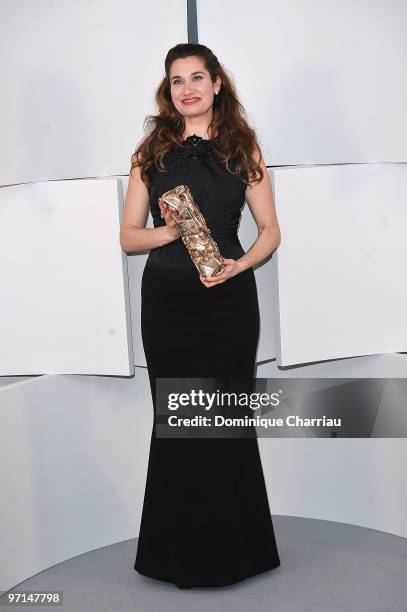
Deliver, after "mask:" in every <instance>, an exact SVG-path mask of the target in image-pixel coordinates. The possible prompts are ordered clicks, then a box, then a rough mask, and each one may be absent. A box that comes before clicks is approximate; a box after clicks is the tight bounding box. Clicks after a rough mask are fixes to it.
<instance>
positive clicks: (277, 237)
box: [237, 152, 281, 272]
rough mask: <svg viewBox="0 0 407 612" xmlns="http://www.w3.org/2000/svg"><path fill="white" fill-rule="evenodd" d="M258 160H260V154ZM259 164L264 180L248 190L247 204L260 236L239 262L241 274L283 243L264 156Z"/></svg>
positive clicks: (257, 155)
mask: <svg viewBox="0 0 407 612" xmlns="http://www.w3.org/2000/svg"><path fill="white" fill-rule="evenodd" d="M256 159H257V160H258V159H259V153H258V152H257V154H256ZM259 163H260V166H261V168H262V170H263V178H262V180H261V181H260V182H259V183H256V184H254V185H252V187H251V188H250V187H249V186H248V187H247V188H246V202H247V204H248V205H249V208H250V210H251V212H252V215H253V217H254V220H255V221H256V225H257V229H258V232H259V235H258V238H257V239H256V241H255V242H254V243H253V244H252V246H251V247H250V249H249V250H248V251H247V252H246V253H245V254H244V255H242V257H240V258H239V259H238V260H237V264H238V266H239V272H243V271H244V270H246V269H247V268H251V267H252V266H255V265H256V264H258V263H259V262H261V261H263V260H264V259H266V258H267V257H268V256H269V255H270V254H271V253H272V252H273V251H274V250H275V249H276V248H277V247H278V246H279V245H280V242H281V233H280V226H279V224H278V220H277V214H276V209H275V205H274V199H273V188H272V186H271V181H270V176H269V173H268V170H267V167H266V165H265V163H264V160H263V156H261V157H260V162H259Z"/></svg>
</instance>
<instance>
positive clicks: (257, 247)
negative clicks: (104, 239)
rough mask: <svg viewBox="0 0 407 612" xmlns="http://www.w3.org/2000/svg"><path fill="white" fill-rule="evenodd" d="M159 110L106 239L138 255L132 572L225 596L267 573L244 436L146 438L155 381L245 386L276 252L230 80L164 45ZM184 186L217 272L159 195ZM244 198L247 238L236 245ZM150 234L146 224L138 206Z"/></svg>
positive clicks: (252, 142)
mask: <svg viewBox="0 0 407 612" xmlns="http://www.w3.org/2000/svg"><path fill="white" fill-rule="evenodd" d="M156 101H157V104H158V108H159V114H158V115H156V116H154V115H152V116H149V119H150V123H151V129H150V132H149V135H148V136H147V137H145V139H144V141H143V142H142V144H141V145H140V146H139V147H138V149H136V151H135V153H134V155H133V156H132V166H131V170H130V176H129V186H128V192H127V196H126V202H125V209H124V215H123V219H122V226H121V233H120V242H121V246H122V248H123V250H124V251H126V252H142V251H148V250H149V251H150V254H149V256H148V259H147V262H146V265H145V268H144V271H143V278H142V286H141V298H142V306H141V328H142V340H143V346H144V351H145V356H146V361H147V367H148V374H149V379H150V386H151V394H152V400H153V407H154V420H153V429H152V435H151V443H150V444H151V446H150V455H149V463H148V471H147V481H146V488H145V496H144V504H143V511H142V517H141V525H140V534H139V542H138V549H137V557H136V560H135V565H134V569H136V570H137V571H138V572H139V573H140V574H142V575H145V576H149V577H152V578H156V579H160V580H165V581H169V582H173V583H174V584H176V585H177V586H178V587H180V588H189V587H192V586H200V587H202V586H209V587H217V586H225V585H229V584H233V583H236V582H239V581H241V580H243V579H245V578H247V577H249V576H253V575H255V574H258V573H261V572H264V571H267V570H270V569H273V568H275V567H277V566H279V565H280V559H279V556H278V552H277V547H276V542H275V537H274V531H273V524H272V519H271V515H270V510H269V505H268V499H267V492H266V487H265V482H264V476H263V470H262V465H261V461H260V456H259V449H258V442H257V437H251V438H250V437H245V438H219V437H218V438H215V437H209V438H208V437H206V438H164V437H156V435H155V433H156V412H155V411H156V388H155V380H156V378H157V377H163V378H182V377H185V378H194V377H195V378H199V377H234V378H246V379H248V378H250V377H252V380H253V376H254V368H255V359H256V349H257V343H258V336H259V308H258V299H257V288H256V281H255V276H254V271H253V266H254V265H256V264H257V263H259V262H261V261H263V260H264V259H266V257H267V256H269V255H270V254H271V253H272V252H273V250H274V249H275V248H276V247H277V246H278V244H279V241H280V230H279V225H278V222H277V218H276V212H275V208H274V203H273V197H272V189H271V184H270V179H269V176H268V173H267V169H266V166H265V164H264V161H263V159H262V156H261V152H260V149H259V147H258V145H257V143H256V138H255V134H254V131H253V130H252V129H251V128H250V127H249V126H248V124H247V122H246V120H245V119H244V117H243V115H242V112H241V111H242V110H243V107H242V106H241V105H240V103H239V102H238V100H237V95H236V91H235V89H234V86H233V84H232V82H231V79H230V78H229V77H228V75H227V74H226V72H225V70H224V69H223V67H222V66H221V65H220V64H219V62H218V60H217V58H216V57H215V55H214V54H213V53H212V52H211V51H210V49H208V48H207V47H205V46H203V45H198V44H180V45H177V46H176V47H174V48H172V49H170V51H169V52H168V54H167V57H166V60H165V76H164V78H163V81H162V83H161V84H160V86H159V88H158V90H157V93H156ZM181 184H183V185H188V187H189V188H190V191H191V193H192V196H193V197H194V200H195V201H196V202H197V204H198V205H199V208H200V210H201V212H202V214H203V216H204V217H205V219H206V222H207V225H208V227H209V229H210V230H211V235H212V237H213V238H214V239H215V241H216V243H217V244H218V246H219V250H220V253H221V255H222V256H223V263H224V264H225V270H224V272H223V273H222V274H220V275H218V276H215V277H209V278H206V277H204V276H203V275H200V274H199V273H198V271H197V269H196V267H195V266H194V264H193V262H192V259H191V257H190V255H189V253H188V251H187V249H186V246H185V245H184V244H183V242H182V239H181V238H180V232H179V230H178V228H177V226H176V222H175V218H174V216H173V215H172V213H171V211H170V210H169V209H168V207H167V206H166V205H165V203H164V202H163V200H162V198H161V196H162V194H163V193H164V192H166V191H168V190H170V189H173V188H174V187H176V186H177V185H181ZM245 200H246V201H247V202H248V204H249V206H250V209H251V211H252V214H253V216H254V218H255V221H256V223H257V226H258V229H259V236H258V238H257V240H256V241H255V243H254V244H253V245H252V247H251V248H250V249H249V250H248V251H247V253H245V251H244V250H243V248H242V246H241V244H240V241H239V239H238V236H237V230H238V225H239V221H240V216H241V210H242V208H243V206H244V202H245ZM149 207H150V211H151V214H152V218H153V222H154V228H146V227H145V224H146V219H147V216H148V210H149Z"/></svg>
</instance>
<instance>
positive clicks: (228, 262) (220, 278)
mask: <svg viewBox="0 0 407 612" xmlns="http://www.w3.org/2000/svg"><path fill="white" fill-rule="evenodd" d="M222 263H223V265H224V266H225V270H224V272H222V274H217V275H216V276H204V275H202V274H201V275H200V279H201V281H202V282H203V284H204V285H205V287H214V286H215V285H219V284H220V283H224V282H225V281H226V280H228V279H229V278H232V276H236V274H239V272H241V270H240V265H239V263H238V262H237V261H236V259H226V258H225V257H222Z"/></svg>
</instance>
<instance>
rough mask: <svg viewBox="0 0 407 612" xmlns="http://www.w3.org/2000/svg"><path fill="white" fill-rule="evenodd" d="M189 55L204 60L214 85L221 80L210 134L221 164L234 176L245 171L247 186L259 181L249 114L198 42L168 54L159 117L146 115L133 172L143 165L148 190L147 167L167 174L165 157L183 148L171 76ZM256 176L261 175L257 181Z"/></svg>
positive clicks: (260, 172) (210, 54)
mask: <svg viewBox="0 0 407 612" xmlns="http://www.w3.org/2000/svg"><path fill="white" fill-rule="evenodd" d="M190 56H196V57H199V58H200V59H201V60H202V62H203V64H204V66H205V68H206V70H207V71H208V72H209V74H210V77H211V80H212V82H213V83H214V82H215V81H216V76H217V75H219V76H220V78H221V81H222V83H221V88H220V90H219V93H218V95H217V96H215V99H214V104H213V113H212V114H213V117H212V121H211V123H210V124H209V127H210V128H211V133H214V134H217V141H216V150H217V152H218V153H219V157H220V163H224V164H225V167H226V168H227V170H228V171H229V172H232V174H240V173H242V172H243V173H244V175H245V177H242V176H241V179H242V180H243V181H244V182H245V183H247V184H250V183H251V182H260V181H261V180H262V178H263V170H262V168H261V166H260V164H259V163H258V162H257V161H256V160H254V159H253V153H254V151H256V150H257V151H258V153H259V155H260V157H259V161H260V159H261V151H260V147H259V145H258V143H257V140H256V135H255V132H254V130H253V129H252V128H251V127H249V125H248V123H247V120H246V118H245V117H246V112H245V109H244V107H243V106H242V104H241V103H240V102H239V100H238V98H237V94H236V89H235V86H234V84H233V81H232V79H231V77H230V76H229V75H228V74H227V72H226V70H225V69H224V67H223V66H222V65H221V64H220V63H219V62H218V59H217V57H216V56H215V55H214V53H213V52H212V51H211V50H210V49H209V48H208V47H206V46H205V45H200V44H197V43H182V44H179V45H176V46H175V47H172V48H171V49H170V50H169V51H168V53H167V57H166V58H165V76H164V78H163V79H162V81H161V83H160V84H159V86H158V88H157V91H156V94H155V99H156V103H157V106H158V114H157V115H147V117H146V118H145V120H144V124H143V125H144V127H145V126H146V125H147V129H148V134H147V135H146V136H144V138H143V140H142V142H141V144H139V145H138V147H137V148H136V150H135V152H134V153H133V155H132V157H131V168H130V173H131V171H132V170H133V168H134V167H136V166H140V173H141V179H142V180H143V182H144V183H145V184H146V186H147V187H149V186H150V180H149V177H148V175H147V170H148V168H150V166H152V165H153V164H155V165H156V167H157V169H159V170H161V171H165V170H166V167H165V166H164V163H163V158H164V156H165V154H166V153H167V152H169V151H170V150H171V149H173V148H174V147H182V136H183V133H184V130H185V121H184V117H183V116H182V115H181V114H180V113H179V112H178V111H177V109H176V108H175V106H174V104H173V102H172V99H171V91H170V78H169V75H170V68H171V65H172V62H173V61H174V60H176V59H179V58H186V57H190ZM230 160H233V161H234V162H235V164H236V165H235V170H236V172H233V171H232V170H231V169H230V167H229V161H230ZM257 174H258V175H259V176H258V177H257V178H256V175H257ZM246 178H247V180H246Z"/></svg>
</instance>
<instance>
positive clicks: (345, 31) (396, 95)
mask: <svg viewBox="0 0 407 612" xmlns="http://www.w3.org/2000/svg"><path fill="white" fill-rule="evenodd" d="M197 8H198V29H199V42H200V43H202V44H204V45H207V46H209V47H210V48H211V49H212V50H213V52H214V53H215V55H216V56H217V57H218V60H219V61H220V62H221V63H222V64H223V65H224V67H225V68H226V69H227V70H228V71H229V72H230V73H231V74H232V77H233V78H234V80H235V83H236V86H237V90H238V95H239V97H240V99H241V102H242V103H243V105H244V107H245V108H246V110H247V112H248V118H249V121H250V123H251V125H252V126H253V127H254V128H255V129H256V130H257V133H258V136H259V139H260V142H261V144H262V146H263V153H264V157H265V160H266V163H267V164H268V165H281V164H306V163H335V162H345V163H346V162H371V161H379V162H383V161H391V162H397V161H407V115H406V112H405V109H406V108H407V79H406V78H405V75H406V72H407V36H406V31H407V2H405V0H256V2H251V3H250V6H249V5H248V4H247V2H246V1H245V0H222V2H219V1H218V0H197Z"/></svg>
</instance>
